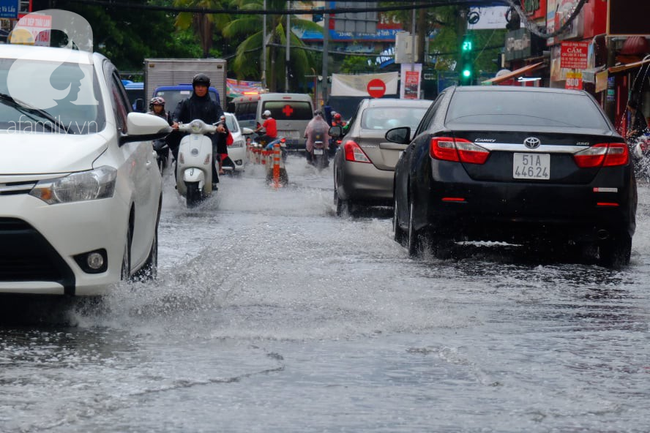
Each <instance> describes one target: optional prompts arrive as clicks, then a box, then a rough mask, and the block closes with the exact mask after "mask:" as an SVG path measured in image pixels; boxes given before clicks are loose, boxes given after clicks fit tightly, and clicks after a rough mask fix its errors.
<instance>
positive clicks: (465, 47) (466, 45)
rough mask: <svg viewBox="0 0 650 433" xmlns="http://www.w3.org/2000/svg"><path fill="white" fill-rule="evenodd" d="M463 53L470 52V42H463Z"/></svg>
mask: <svg viewBox="0 0 650 433" xmlns="http://www.w3.org/2000/svg"><path fill="white" fill-rule="evenodd" d="M463 51H464V52H469V51H472V41H463Z"/></svg>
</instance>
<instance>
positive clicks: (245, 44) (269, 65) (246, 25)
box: [222, 0, 323, 91]
mask: <svg viewBox="0 0 650 433" xmlns="http://www.w3.org/2000/svg"><path fill="white" fill-rule="evenodd" d="M266 3H267V10H286V6H287V2H286V0H267V1H266ZM233 5H236V6H237V7H238V8H240V9H242V10H260V11H261V10H264V8H263V0H252V1H251V0H234V2H233ZM266 17H267V23H266V25H267V32H268V33H267V43H266V44H265V43H264V41H263V35H262V29H263V19H264V15H242V16H241V17H238V18H236V19H234V20H233V21H231V22H230V23H229V24H227V25H226V26H225V27H224V28H223V30H222V34H223V36H224V37H226V38H227V39H232V40H234V39H237V38H239V40H242V42H241V43H239V45H238V46H237V51H236V55H235V57H234V59H233V60H232V62H231V66H232V68H231V70H234V71H235V73H236V75H237V78H239V79H254V80H260V79H262V73H264V74H265V77H266V78H267V79H266V81H267V85H268V87H269V89H270V90H271V91H277V90H278V89H279V88H282V87H284V84H283V83H284V82H285V58H286V55H285V53H286V48H285V47H286V22H287V18H286V15H266ZM290 25H291V27H299V28H304V29H308V30H316V31H320V32H322V31H323V28H322V27H321V26H319V25H318V24H316V23H314V22H312V21H311V20H303V19H299V18H296V17H294V16H291V17H290ZM289 34H290V36H289V38H290V46H291V47H292V48H295V47H303V46H304V45H303V43H302V41H301V40H300V39H299V38H298V37H297V36H296V35H295V34H294V33H293V32H289ZM264 45H268V46H269V49H268V53H262V47H263V46H264ZM262 55H266V56H267V57H266V60H267V61H266V71H262V65H261V63H262V62H261V57H262ZM311 66H313V64H312V62H311V61H310V56H309V55H308V54H307V53H306V51H305V50H302V49H292V50H291V53H290V65H289V74H290V79H289V82H290V84H291V85H292V86H293V88H294V89H296V88H300V87H301V86H302V85H303V84H304V83H302V77H304V76H305V75H308V74H310V73H311V69H310V67H311ZM298 77H300V80H299V79H298ZM281 83H282V84H281Z"/></svg>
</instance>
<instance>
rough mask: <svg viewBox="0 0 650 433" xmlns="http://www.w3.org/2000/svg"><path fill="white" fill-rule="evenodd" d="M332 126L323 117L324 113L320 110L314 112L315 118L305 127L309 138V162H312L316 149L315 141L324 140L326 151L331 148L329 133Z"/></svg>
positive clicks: (307, 146)
mask: <svg viewBox="0 0 650 433" xmlns="http://www.w3.org/2000/svg"><path fill="white" fill-rule="evenodd" d="M329 129H330V126H329V125H328V124H327V122H326V121H325V119H323V113H322V112H321V111H320V110H316V111H315V112H314V118H313V119H311V120H310V121H309V123H308V124H307V127H306V128H305V138H306V139H307V142H306V143H305V144H306V149H307V155H306V156H307V162H309V163H311V161H312V153H313V151H314V141H322V142H323V144H324V145H325V149H326V151H327V150H329V142H330V135H329Z"/></svg>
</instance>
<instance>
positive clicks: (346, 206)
mask: <svg viewBox="0 0 650 433" xmlns="http://www.w3.org/2000/svg"><path fill="white" fill-rule="evenodd" d="M334 205H335V206H336V216H343V215H345V214H349V213H350V201H349V200H343V199H342V198H341V197H339V194H338V192H337V191H336V188H334Z"/></svg>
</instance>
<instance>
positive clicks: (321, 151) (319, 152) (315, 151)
mask: <svg viewBox="0 0 650 433" xmlns="http://www.w3.org/2000/svg"><path fill="white" fill-rule="evenodd" d="M322 154H323V149H314V155H322Z"/></svg>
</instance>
